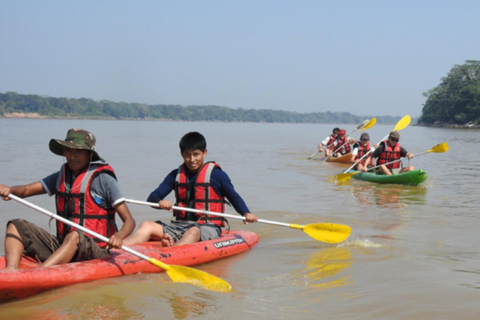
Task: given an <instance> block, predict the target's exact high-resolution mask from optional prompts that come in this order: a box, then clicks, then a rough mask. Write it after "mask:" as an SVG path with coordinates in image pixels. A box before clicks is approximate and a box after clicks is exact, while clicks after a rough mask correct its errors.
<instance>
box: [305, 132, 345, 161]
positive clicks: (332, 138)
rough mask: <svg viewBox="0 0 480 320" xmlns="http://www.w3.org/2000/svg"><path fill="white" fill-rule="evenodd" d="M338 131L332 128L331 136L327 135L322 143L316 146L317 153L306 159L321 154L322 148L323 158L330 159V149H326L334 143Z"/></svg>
mask: <svg viewBox="0 0 480 320" xmlns="http://www.w3.org/2000/svg"><path fill="white" fill-rule="evenodd" d="M339 130H340V128H333V130H332V134H331V135H328V136H327V137H326V138H325V139H323V141H322V142H320V143H319V144H318V152H317V153H314V154H312V155H310V156H309V157H308V158H307V159H312V158H313V157H315V156H316V155H317V154H320V153H322V152H323V147H325V156H326V157H330V156H331V153H332V152H331V150H330V149H328V147H329V146H331V145H332V144H333V143H334V142H335V140H336V139H337V136H338V131H339Z"/></svg>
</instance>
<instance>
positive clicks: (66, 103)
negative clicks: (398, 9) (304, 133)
mask: <svg viewBox="0 0 480 320" xmlns="http://www.w3.org/2000/svg"><path fill="white" fill-rule="evenodd" d="M15 112H18V113H37V114H39V115H40V116H45V117H52V118H89V119H144V120H174V121H224V122H269V123H274V122H280V123H332V124H334V123H338V124H340V123H341V124H359V123H361V122H363V121H364V120H366V119H371V118H372V117H373V116H372V115H367V116H356V115H352V114H351V113H349V112H330V111H329V112H313V113H298V112H289V111H278V110H266V109H263V110H255V109H242V108H239V109H232V108H227V107H220V106H211V105H209V106H181V105H165V104H156V105H147V104H141V103H126V102H112V101H107V100H101V101H94V100H92V99H87V98H80V99H71V98H54V97H46V96H39V95H33V94H27V95H25V94H18V93H16V92H7V93H0V116H4V115H5V113H15ZM376 118H377V123H379V124H394V123H397V121H398V120H400V118H401V117H400V116H377V117H376Z"/></svg>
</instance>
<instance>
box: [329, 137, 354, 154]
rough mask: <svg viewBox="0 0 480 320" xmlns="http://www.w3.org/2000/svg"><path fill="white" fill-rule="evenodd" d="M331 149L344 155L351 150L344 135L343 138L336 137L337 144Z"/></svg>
mask: <svg viewBox="0 0 480 320" xmlns="http://www.w3.org/2000/svg"><path fill="white" fill-rule="evenodd" d="M331 149H332V151H335V150H337V149H338V150H337V153H340V154H342V155H345V154H347V153H349V152H350V151H351V148H350V144H349V143H348V138H347V137H344V138H343V139H340V138H337V145H336V146H335V145H333V144H332V147H331Z"/></svg>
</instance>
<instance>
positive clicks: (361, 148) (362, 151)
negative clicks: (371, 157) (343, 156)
mask: <svg viewBox="0 0 480 320" xmlns="http://www.w3.org/2000/svg"><path fill="white" fill-rule="evenodd" d="M357 148H358V153H357V155H356V156H355V160H357V159H361V158H362V157H363V156H364V155H365V154H366V153H367V152H368V151H370V142H369V143H367V145H366V146H364V145H363V144H361V143H357ZM366 160H367V157H365V158H363V159H362V161H360V163H361V164H364V163H365V161H366Z"/></svg>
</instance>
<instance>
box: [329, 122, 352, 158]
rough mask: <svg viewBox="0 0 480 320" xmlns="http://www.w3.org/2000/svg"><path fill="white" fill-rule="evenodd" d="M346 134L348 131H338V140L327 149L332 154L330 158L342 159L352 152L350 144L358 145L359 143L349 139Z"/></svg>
mask: <svg viewBox="0 0 480 320" xmlns="http://www.w3.org/2000/svg"><path fill="white" fill-rule="evenodd" d="M346 134H347V131H346V130H345V129H340V130H339V131H338V135H337V139H336V140H335V141H334V142H333V143H332V144H331V145H330V146H329V147H328V148H327V149H328V150H329V152H330V157H341V156H344V155H346V154H347V153H350V152H351V151H352V148H351V147H350V144H354V143H357V141H356V140H355V139H353V138H351V137H347V136H346Z"/></svg>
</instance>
